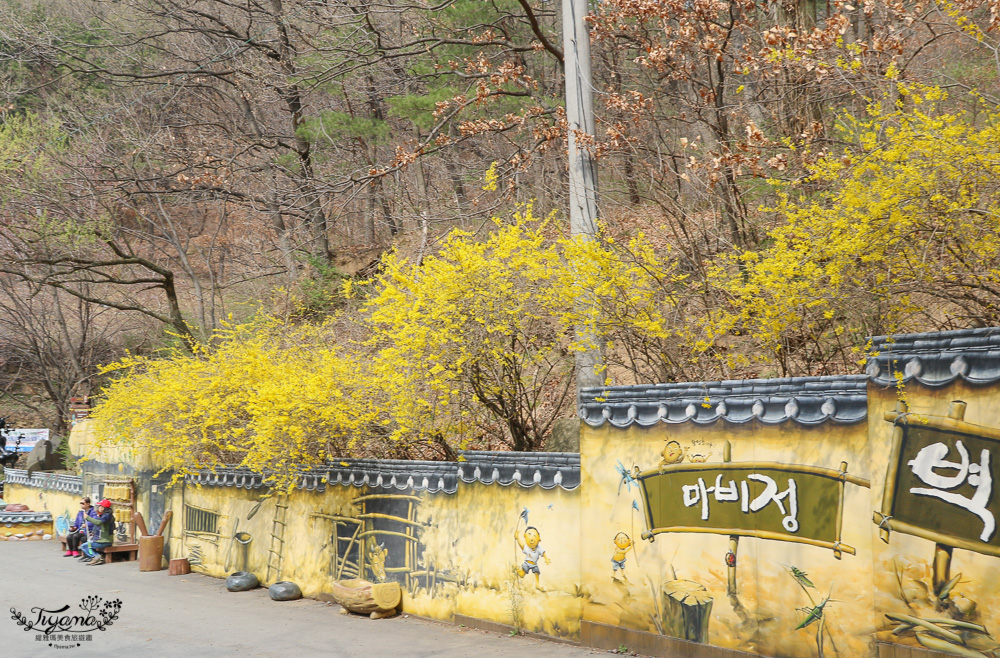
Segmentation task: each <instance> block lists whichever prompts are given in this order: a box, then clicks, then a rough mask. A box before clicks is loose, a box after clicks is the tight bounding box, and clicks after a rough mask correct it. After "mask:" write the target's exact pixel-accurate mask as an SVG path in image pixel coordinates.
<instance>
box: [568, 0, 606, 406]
mask: <svg viewBox="0 0 1000 658" xmlns="http://www.w3.org/2000/svg"><path fill="white" fill-rule="evenodd" d="M587 2H588V0H563V1H562V9H563V53H564V56H565V66H566V120H567V122H568V124H569V135H568V146H569V226H570V235H572V236H573V237H577V236H584V237H587V238H590V239H594V237H595V236H596V234H597V165H596V164H595V163H594V158H593V155H592V154H591V151H590V144H588V143H583V144H582V145H581V141H582V140H581V137H583V140H586V136H588V135H589V136H594V135H596V134H597V126H596V122H595V121H594V94H593V89H594V88H593V85H592V84H591V75H590V30H589V29H588V27H587V22H586V21H585V20H584V18H585V17H586V16H587V14H588V11H589V8H588V6H587ZM594 301H595V300H590V299H589V298H585V299H584V301H583V303H594ZM577 337H578V338H579V339H582V340H587V339H588V338H589V339H591V340H593V341H594V342H595V346H594V349H590V350H587V351H585V352H578V353H577V356H576V384H577V396H578V397H579V393H580V389H581V388H583V387H587V386H601V385H602V384H603V383H604V379H605V375H604V355H603V351H604V345H603V341H597V340H595V338H594V337H593V336H587V335H585V334H583V335H581V333H580V330H579V329H578V331H577Z"/></svg>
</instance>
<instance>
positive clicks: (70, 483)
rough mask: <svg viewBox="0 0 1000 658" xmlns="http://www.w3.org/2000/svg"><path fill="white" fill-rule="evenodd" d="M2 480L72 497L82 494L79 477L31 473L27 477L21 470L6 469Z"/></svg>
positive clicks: (23, 470)
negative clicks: (67, 494)
mask: <svg viewBox="0 0 1000 658" xmlns="http://www.w3.org/2000/svg"><path fill="white" fill-rule="evenodd" d="M4 480H5V481H6V482H8V483H9V484H20V485H22V486H25V487H33V488H37V489H45V490H47V491H62V492H65V493H70V494H73V495H79V494H82V493H83V479H82V478H81V477H80V476H79V475H68V474H66V473H32V474H31V475H30V476H29V475H28V471H26V470H25V469H23V468H8V469H6V470H5V471H4Z"/></svg>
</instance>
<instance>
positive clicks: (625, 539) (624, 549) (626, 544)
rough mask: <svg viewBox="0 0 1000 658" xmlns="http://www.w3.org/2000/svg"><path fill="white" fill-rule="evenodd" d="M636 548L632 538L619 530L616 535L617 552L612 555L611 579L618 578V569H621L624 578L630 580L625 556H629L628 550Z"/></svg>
mask: <svg viewBox="0 0 1000 658" xmlns="http://www.w3.org/2000/svg"><path fill="white" fill-rule="evenodd" d="M630 550H632V551H634V550H635V546H633V545H632V540H631V539H629V536H628V535H626V534H625V533H624V532H619V533H618V534H617V535H615V552H614V554H613V555H612V556H611V565H612V566H611V579H612V580H618V576H617V574H618V570H619V569H621V572H622V578H623V579H624V580H626V581H628V577H627V576H626V575H625V558H626V557H627V556H628V552H629V551H630Z"/></svg>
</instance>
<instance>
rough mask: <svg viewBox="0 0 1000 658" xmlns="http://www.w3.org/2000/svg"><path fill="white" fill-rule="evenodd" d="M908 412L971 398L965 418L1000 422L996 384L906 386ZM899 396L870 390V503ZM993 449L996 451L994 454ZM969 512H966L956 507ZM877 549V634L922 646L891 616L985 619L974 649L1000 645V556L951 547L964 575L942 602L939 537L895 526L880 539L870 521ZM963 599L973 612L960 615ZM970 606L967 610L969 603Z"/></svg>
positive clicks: (938, 409)
mask: <svg viewBox="0 0 1000 658" xmlns="http://www.w3.org/2000/svg"><path fill="white" fill-rule="evenodd" d="M902 395H903V397H904V398H905V400H906V402H907V404H908V406H909V411H910V412H912V413H913V414H914V416H915V419H914V422H916V423H919V422H920V416H921V415H934V416H946V415H947V413H948V407H949V405H950V404H951V402H952V401H953V400H962V401H964V402H966V404H967V407H966V411H965V421H967V422H969V423H972V424H975V425H981V426H984V427H987V428H1000V405H998V404H997V403H996V395H997V389H996V387H992V386H991V387H974V386H970V385H968V384H965V383H964V382H957V383H955V384H952V385H949V386H945V387H941V388H928V387H924V386H921V385H920V384H917V383H914V384H912V385H907V386H905V387H904V390H903V392H902ZM898 397H899V394H897V391H895V390H894V389H880V388H873V387H869V389H868V418H869V424H870V432H871V434H870V435H871V446H872V457H873V459H872V469H873V471H875V473H876V480H877V483H878V485H877V486H876V487H873V490H872V499H873V509H879V508H880V507H881V501H882V493H883V486H884V482H885V473H886V468H887V466H888V463H889V453H890V447H891V443H892V431H893V426H892V423H889V422H887V421H885V420H884V419H883V416H884V414H885V412H887V411H892V410H893V409H894V408H895V406H896V402H897V399H898ZM994 454H996V453H994ZM993 473H994V482H993V497H994V500H995V499H996V496H997V495H1000V492H998V486H1000V483H998V482H997V480H996V477H997V476H996V474H997V473H998V471H997V467H996V465H994V466H993ZM958 513H964V512H958ZM871 532H872V537H873V548H874V575H875V578H874V591H875V618H874V623H875V625H876V628H877V631H878V633H877V637H878V640H879V641H881V642H893V643H897V644H904V645H908V646H919V644H918V642H917V640H916V637H915V635H914V634H913V633H912V632H909V633H901V634H899V635H894V634H893V633H892V632H891V630H892V629H893V628H895V626H896V624H894V623H893V622H892V621H891V620H889V619H888V618H887V617H885V614H886V613H889V614H906V615H912V616H915V617H920V618H949V617H951V618H955V619H959V620H965V621H970V622H973V623H977V624H982V625H984V626H985V627H986V628H987V629H988V630H989V631H990V634H991V635H989V636H985V637H983V636H979V637H976V638H975V639H974V640H973V644H971V645H970V647H972V648H975V649H976V650H979V651H988V650H993V651H995V650H1000V643H998V642H997V641H996V640H998V639H1000V635H997V634H996V629H998V628H1000V588H998V587H997V583H998V582H1000V558H998V557H991V556H988V555H983V554H980V553H976V552H973V551H968V550H962V549H958V548H956V549H954V551H953V554H952V561H951V576H952V577H954V576H956V575H959V574H961V578H960V579H959V581H958V583H957V584H956V585H955V587H954V589H953V590H952V592H951V594H950V595H949V597H948V599H949V601H944V602H938V601H936V600H935V598H934V597H933V585H932V576H933V560H934V542H932V541H929V540H927V539H922V538H920V537H913V536H910V535H907V534H903V533H899V532H894V533H892V534H891V536H890V538H889V543H888V544H886V543H884V542H883V541H881V540H880V539H879V533H878V527H877V526H876V525H875V524H874V523H871ZM956 601H958V602H959V603H960V604H961V605H962V607H963V608H967V606H969V605H970V604H971V606H972V609H971V611H970V612H969V613H968V614H960V613H958V612H957V611H956V609H955V602H956ZM967 609H968V608H967Z"/></svg>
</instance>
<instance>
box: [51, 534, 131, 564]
mask: <svg viewBox="0 0 1000 658" xmlns="http://www.w3.org/2000/svg"><path fill="white" fill-rule="evenodd" d="M56 539H58V540H59V543H60V544H62V550H63V552H66V550H67V549H68V548H69V547H68V546H67V545H66V536H65V535H59V536H57V537H56ZM98 552H100V553H104V559H105V561H107V562H134V561H136V560H138V559H139V544H116V545H114V546H108V547H107V548H103V549H101V550H100V551H98Z"/></svg>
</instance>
